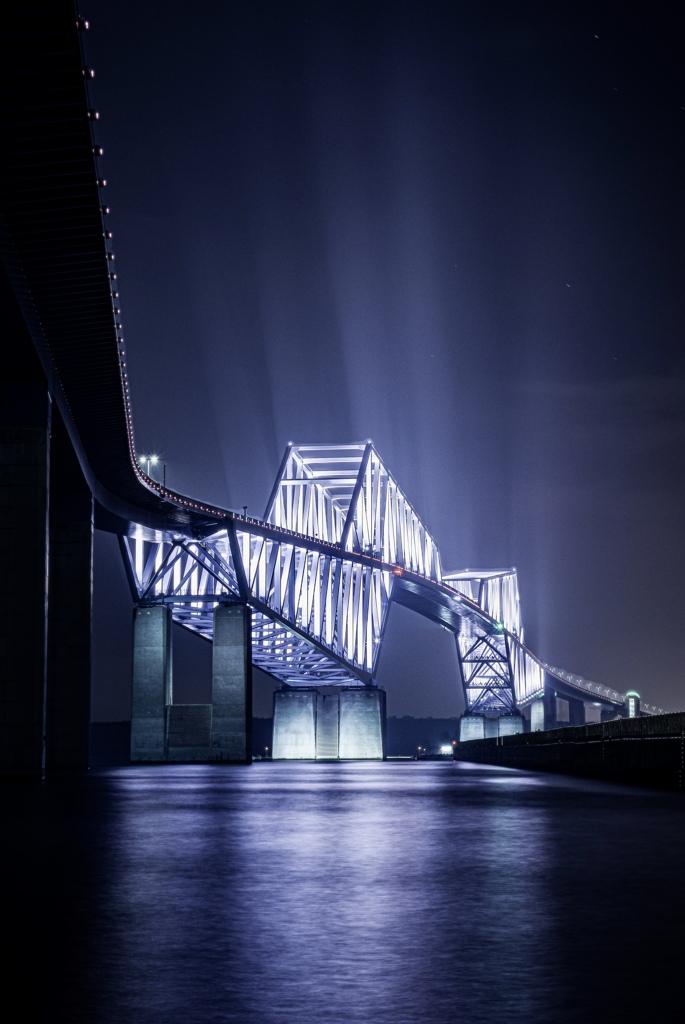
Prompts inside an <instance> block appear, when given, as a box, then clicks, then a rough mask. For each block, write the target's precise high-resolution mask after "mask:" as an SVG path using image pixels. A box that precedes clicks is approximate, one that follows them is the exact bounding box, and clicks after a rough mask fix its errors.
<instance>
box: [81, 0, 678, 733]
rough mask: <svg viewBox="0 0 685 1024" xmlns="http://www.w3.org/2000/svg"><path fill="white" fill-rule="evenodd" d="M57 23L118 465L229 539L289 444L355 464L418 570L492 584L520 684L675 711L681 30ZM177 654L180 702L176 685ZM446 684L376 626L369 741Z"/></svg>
mask: <svg viewBox="0 0 685 1024" xmlns="http://www.w3.org/2000/svg"><path fill="white" fill-rule="evenodd" d="M631 12H632V13H631ZM82 13H83V14H84V15H85V16H86V17H88V18H89V20H90V22H91V30H90V32H89V33H88V34H87V36H86V38H85V45H86V49H87V59H88V63H90V64H92V65H93V67H94V68H95V72H96V77H95V79H94V81H93V82H92V85H91V96H92V98H93V101H94V105H95V106H97V108H98V109H99V111H100V115H101V119H100V121H99V122H98V125H97V136H98V142H99V143H100V144H101V145H102V146H103V147H104V150H105V155H104V157H103V158H102V159H101V161H100V167H101V171H102V173H103V175H104V176H105V177H106V178H107V181H108V185H107V202H108V204H109V205H110V206H111V208H112V214H111V217H110V218H109V224H108V226H109V227H110V228H111V230H112V231H113V233H114V251H115V252H116V256H117V272H118V275H119V285H120V293H121V307H122V319H123V324H124V333H125V337H126V345H127V357H128V366H129V369H130V380H131V383H132V400H133V412H134V422H135V431H136V440H137V445H138V449H139V451H140V452H141V453H149V452H152V451H154V452H156V453H157V454H159V455H160V456H162V457H163V458H164V460H165V461H166V463H167V482H168V484H169V486H171V487H172V488H174V489H176V490H179V491H181V492H184V493H187V494H190V495H193V496H195V497H197V498H201V499H204V500H207V501H209V502H216V503H219V504H221V505H223V506H225V507H229V508H236V509H240V508H242V506H243V505H247V506H248V513H250V512H251V513H253V514H255V515H261V514H263V512H264V506H265V503H266V500H267V497H268V495H269V491H270V489H271V486H272V483H273V479H274V476H275V474H276V471H277V468H278V465H279V462H280V459H281V457H282V453H283V449H284V447H285V445H286V443H287V442H288V441H294V442H331V443H341V442H346V441H358V440H364V439H366V438H367V437H371V438H373V440H374V442H375V444H376V447H377V449H378V451H379V452H380V454H381V456H382V457H383V458H384V460H385V461H386V463H387V465H388V466H389V467H390V469H391V471H392V472H393V474H394V475H395V476H396V478H397V479H398V481H399V482H400V484H401V486H402V487H403V489H404V490H405V492H406V494H407V495H408V497H409V498H410V500H411V501H412V502H413V503H414V505H415V507H416V508H417V510H418V511H419V513H420V514H421V516H422V517H423V519H424V521H425V522H426V523H427V525H428V527H429V529H430V530H431V532H432V533H433V536H434V537H435V539H436V540H437V542H438V544H439V546H440V550H441V554H442V561H443V566H444V567H445V568H446V569H458V568H464V567H471V568H473V567H503V566H511V565H515V566H517V568H518V571H519V583H520V589H521V599H522V608H523V620H524V625H525V628H526V640H527V643H528V644H529V646H530V647H531V648H532V649H533V650H534V651H535V653H537V654H538V655H539V656H540V657H542V659H543V660H544V661H546V662H549V663H550V664H555V665H558V666H560V667H562V668H564V669H566V670H568V671H571V672H574V673H578V674H581V675H584V676H586V677H587V678H589V679H594V680H596V681H598V682H601V683H605V684H606V685H608V686H612V687H615V688H617V689H619V690H626V689H629V688H635V689H637V690H638V691H639V692H640V693H641V695H642V696H643V699H645V700H646V701H648V702H650V703H656V704H659V705H661V706H663V707H664V708H666V709H667V710H675V709H678V708H683V707H685V676H684V668H683V666H684V664H685V625H684V624H685V595H684V586H683V578H684V576H685V540H684V536H683V525H684V521H685V518H684V512H685V473H684V468H685V451H684V449H685V345H684V344H683V342H684V338H685V301H684V299H683V281H684V280H685V275H684V271H685V198H684V183H685V159H684V158H685V78H684V76H683V67H684V66H685V62H684V61H683V38H684V36H683V26H682V24H680V23H678V22H676V20H675V16H674V15H668V14H667V13H666V7H665V5H664V6H662V5H660V4H656V5H654V4H650V5H649V6H647V5H643V6H642V7H639V6H635V5H631V7H630V10H628V5H625V4H618V3H616V4H610V3H605V2H597V3H594V4H592V5H591V6H588V7H584V6H583V5H579V4H577V3H574V4H565V3H562V4H550V3H549V2H546V3H539V4H534V3H527V2H521V3H492V2H487V0H486V2H468V3H459V2H452V3H446V2H445V3H442V2H430V0H423V2H415V3H408V2H402V0H393V2H387V3H386V2H382V3H381V2H374V0H367V2H366V3H363V4H357V3H353V2H335V0H333V2H326V0H319V2H300V3H297V2H290V0H281V2H278V3H269V2H263V3H262V2H255V0H251V2H248V3H233V2H228V0H225V2H221V3H209V2H196V3H194V4H188V3H184V4H180V3H175V2H171V3H166V4H164V5H161V6H160V5H158V4H154V5H153V4H151V3H142V4H141V3H140V0H138V2H136V3H133V2H131V0H118V2H117V3H104V2H103V0H100V2H95V0H93V2H89V3H87V4H86V3H85V2H84V4H83V8H82ZM95 572H96V576H95V653H94V678H95V684H94V706H93V712H94V718H95V719H117V718H124V717H126V716H127V714H128V711H129V706H130V705H129V702H130V693H129V691H130V663H129V659H130V629H131V624H130V623H131V601H130V596H129V594H128V590H127V585H126V583H125V580H124V575H123V569H122V567H121V565H120V559H119V554H118V550H117V548H116V544H115V542H114V541H113V539H112V538H111V537H107V536H103V535H99V536H98V537H97V538H96V566H95ZM192 643H193V645H194V646H193V648H192V649H191V648H190V647H188V645H187V644H185V645H183V644H181V645H179V646H178V656H177V660H176V667H177V670H178V671H177V678H178V680H179V689H178V690H177V699H179V700H182V699H184V698H185V699H192V694H191V689H192V686H191V683H192V677H193V675H195V676H197V678H199V677H200V676H202V675H203V673H204V678H205V685H208V679H207V673H208V671H209V669H208V650H205V646H206V645H201V644H200V642H199V641H194V640H193V641H192ZM195 647H202V648H203V649H202V651H201V652H200V654H199V655H198V658H199V660H198V661H197V663H196V664H194V658H195V655H194V653H193V651H194V648H195ZM455 672H456V657H455V653H454V641H453V638H452V637H451V635H450V634H448V633H446V632H445V631H443V630H442V629H440V628H439V627H437V626H434V625H431V624H429V623H425V622H421V620H418V619H416V617H414V616H412V614H411V613H410V612H408V611H406V610H405V609H402V608H395V609H393V610H392V611H391V614H390V622H389V630H388V637H387V640H386V642H385V643H384V646H383V650H382V654H381V662H380V670H379V673H378V678H379V681H380V682H381V683H382V684H383V685H385V686H386V687H387V690H388V711H389V713H390V714H417V715H430V714H433V715H450V714H456V713H458V712H459V710H460V708H461V697H460V695H459V692H458V689H457V685H456V678H455ZM184 680H185V682H184ZM184 687H186V689H184ZM188 687H191V688H190V689H188ZM258 690H259V695H258V696H259V699H258V702H257V711H258V713H262V714H264V713H267V711H268V700H267V691H266V688H265V687H263V686H262V685H261V683H260V685H259V687H258ZM187 694H190V695H191V696H190V698H188V696H187Z"/></svg>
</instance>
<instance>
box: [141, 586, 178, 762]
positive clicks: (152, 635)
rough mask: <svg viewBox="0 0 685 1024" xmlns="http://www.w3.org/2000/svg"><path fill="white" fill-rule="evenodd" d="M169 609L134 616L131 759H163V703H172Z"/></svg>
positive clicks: (158, 608) (146, 610) (158, 607)
mask: <svg viewBox="0 0 685 1024" xmlns="http://www.w3.org/2000/svg"><path fill="white" fill-rule="evenodd" d="M171 625H172V623H171V612H170V610H169V609H168V608H166V607H164V605H155V606H154V607H151V608H145V607H141V608H136V609H135V612H134V619H133V695H132V696H133V700H132V713H131V760H132V761H164V760H166V743H165V733H166V706H167V705H168V704H171V702H172V669H171V658H172V650H171Z"/></svg>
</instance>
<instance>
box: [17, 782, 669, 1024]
mask: <svg viewBox="0 0 685 1024" xmlns="http://www.w3.org/2000/svg"><path fill="white" fill-rule="evenodd" d="M0 800H2V808H3V826H4V827H3V832H4V835H5V839H4V840H3V844H2V862H3V869H4V870H3V879H4V888H5V895H4V903H5V912H4V915H3V917H4V929H3V930H4V932H5V934H6V935H9V936H10V937H11V940H12V947H13V950H14V952H15V954H16V965H15V964H12V965H11V967H10V969H9V970H8V967H9V964H8V961H7V959H6V960H5V969H6V970H5V972H4V973H5V976H6V978H8V979H9V982H10V985H12V984H13V983H14V982H17V981H19V979H22V980H21V981H20V983H19V992H20V995H21V999H22V1002H21V1004H20V1005H21V1006H22V1012H21V1014H20V1015H19V1016H18V1017H16V1018H15V1019H17V1020H19V1019H21V1020H24V1019H26V1020H29V1019H40V1020H45V1021H62V1020H64V1021H78V1022H81V1021H83V1022H87V1024H109V1022H117V1024H118V1022H127V1024H128V1022H131V1024H157V1022H160V1024H162V1022H163V1024H214V1022H223V1021H226V1022H238V1024H328V1022H330V1024H338V1022H340V1024H342V1022H346V1024H347V1022H349V1024H357V1022H359V1024H361V1022H369V1024H372V1022H377V1024H415V1022H431V1024H443V1022H445V1024H447V1022H461V1024H471V1022H473V1024H479V1022H488V1024H489V1022H497V1024H499V1022H505V1021H506V1022H514V1024H518V1022H521V1024H523V1022H526V1024H528V1022H536V1021H545V1022H548V1021H549V1022H557V1021H558V1022H567V1021H579V1022H581V1021H633V1020H636V1021H637V1020H640V1021H645V1022H651V1021H654V1022H666V1021H676V1020H677V1021H683V1020H685V1000H683V998H682V995H681V993H682V992H683V987H684V986H685V959H684V952H685V928H684V921H683V915H684V912H685V858H684V851H685V799H683V797H680V796H677V795H675V794H666V793H658V792H650V791H647V790H640V789H636V788H635V789H634V788H629V787H625V786H613V785H608V784H603V783H598V782H587V781H578V780H575V779H568V778H559V777H555V776H546V775H537V774H533V773H526V772H520V771H512V770H508V769H501V768H488V767H482V766H473V765H464V764H458V765H453V764H448V763H404V764H397V763H386V764H377V763H371V764H368V763H353V764H296V763H291V764H278V763H274V764H270V763H261V764H260V763H257V764H254V765H253V766H251V767H218V766H217V767H209V766H192V767H186V766H168V767H163V768H158V767H148V768H123V769H112V770H109V771H101V772H97V773H91V774H90V775H89V776H87V777H85V778H73V779H63V780H59V781H52V782H49V783H48V784H46V785H44V786H42V787H35V788H30V787H19V788H16V787H13V786H12V787H5V789H4V790H3V791H2V792H1V793H0ZM26 968H28V971H26ZM21 969H23V971H24V973H23V974H22V973H21ZM5 997H6V998H7V990H6V992H5ZM34 1011H38V1012H37V1013H35V1012H34Z"/></svg>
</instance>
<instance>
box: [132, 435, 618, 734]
mask: <svg viewBox="0 0 685 1024" xmlns="http://www.w3.org/2000/svg"><path fill="white" fill-rule="evenodd" d="M121 546H122V551H123V554H124V560H125V564H126V566H127V570H128V574H129V580H130V583H131V586H132V589H133V591H134V594H135V597H136V599H137V601H138V602H139V603H141V604H158V603H163V604H166V605H168V606H169V607H170V608H171V610H172V614H173V618H174V620H175V621H176V622H178V623H179V624H180V625H182V626H184V627H186V628H187V629H190V630H192V631H193V632H195V633H197V634H199V635H201V636H203V637H204V638H205V639H207V640H211V638H212V631H213V612H214V608H215V607H216V606H217V604H220V603H223V602H230V601H234V600H241V601H246V602H247V603H248V604H249V605H250V606H251V607H252V610H253V637H252V651H253V661H254V663H255V665H257V666H258V667H259V668H260V669H262V670H263V671H265V672H267V673H269V674H270V675H272V676H273V677H274V678H276V679H278V680H279V681H280V682H281V683H283V684H285V685H287V686H308V687H311V686H330V685H334V686H335V685H338V686H363V685H373V683H374V675H375V671H376V667H377V661H378V652H379V647H380V642H381V640H382V638H383V634H384V630H385V625H386V620H387V615H388V609H389V607H390V603H391V602H392V601H393V600H398V601H401V602H402V603H405V604H409V605H410V606H411V607H412V608H414V609H415V610H417V611H419V612H420V613H421V614H424V615H426V616H428V617H429V618H432V619H434V620H435V621H438V622H441V623H442V624H443V625H445V626H446V627H447V628H448V629H450V630H451V631H452V632H453V633H454V636H455V639H456V645H457V654H458V660H459V666H460V670H461V674H462V680H461V681H462V685H463V688H464V693H465V696H466V703H467V708H468V710H469V711H470V712H473V713H480V714H484V713H488V712H492V713H499V714H508V713H512V712H514V711H516V709H517V708H520V707H521V706H522V705H525V704H526V703H528V702H530V701H532V700H534V699H535V698H537V697H540V696H541V695H542V693H543V691H544V685H545V676H546V675H548V676H549V675H552V676H553V677H554V678H558V679H559V680H561V679H562V675H563V674H557V673H556V672H555V671H554V670H551V669H549V668H547V667H546V666H544V665H543V664H542V663H541V662H540V661H539V660H538V659H537V658H536V657H535V656H534V655H533V654H532V653H531V652H530V651H529V650H528V649H527V648H526V647H525V646H524V644H523V627H522V623H521V614H520V601H519V592H518V583H517V577H516V570H515V569H504V570H489V571H475V570H474V571H472V570H464V571H462V572H456V573H447V574H443V572H442V570H441V565H440V555H439V551H438V548H437V545H436V544H435V541H434V540H433V538H432V536H431V535H430V533H429V531H428V529H427V527H426V525H425V524H424V523H423V521H422V520H421V518H420V517H419V515H418V514H417V512H416V511H415V509H414V508H413V506H412V505H411V504H410V503H409V501H408V500H407V498H406V496H405V495H404V493H403V492H402V490H401V489H400V487H399V485H398V484H397V481H396V480H395V479H394V477H393V476H392V475H391V473H390V472H389V470H388V469H387V467H386V466H385V465H384V463H383V461H382V460H381V458H380V456H379V455H378V453H377V451H376V450H375V448H374V446H373V444H372V443H371V442H370V441H369V442H365V443H362V444H347V445H337V446H332V445H289V446H288V448H287V449H286V452H285V455H284V458H283V461H282V463H281V467H280V471H279V473H278V476H277V479H276V482H275V484H274V488H273V490H272V492H271V496H270V498H269V502H268V504H267V508H266V512H265V515H264V518H263V519H255V518H248V517H246V516H240V515H237V514H233V513H226V515H225V526H224V528H223V529H219V530H214V532H212V533H211V534H210V535H208V536H206V537H204V538H202V539H201V540H197V539H190V538H188V537H186V536H184V535H181V534H178V533H173V532H171V531H169V532H167V531H152V530H149V529H145V528H143V527H142V526H140V527H134V528H132V530H131V531H130V534H129V536H127V537H123V538H122V539H121ZM570 679H571V677H566V682H567V683H568V682H569V680H570ZM573 685H574V687H575V689H577V690H578V691H579V695H582V693H586V695H587V696H588V697H589V696H592V697H593V698H594V699H595V700H597V697H598V696H600V697H601V698H602V699H603V701H604V702H605V703H615V704H619V703H621V702H622V697H621V695H620V694H616V695H615V697H614V695H613V692H612V694H611V695H609V693H608V692H607V694H606V695H598V694H597V692H596V691H590V688H589V687H588V688H584V687H583V686H582V685H580V683H576V684H573ZM598 689H599V688H598Z"/></svg>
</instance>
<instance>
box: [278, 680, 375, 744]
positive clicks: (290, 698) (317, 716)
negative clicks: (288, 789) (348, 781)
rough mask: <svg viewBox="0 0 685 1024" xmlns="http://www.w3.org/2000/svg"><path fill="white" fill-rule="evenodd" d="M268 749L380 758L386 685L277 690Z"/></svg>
mask: <svg viewBox="0 0 685 1024" xmlns="http://www.w3.org/2000/svg"><path fill="white" fill-rule="evenodd" d="M272 751H273V757H274V759H275V760H305V761H307V760H315V759H316V760H351V761H352V760H360V761H364V760H383V758H384V757H385V691H384V690H381V689H380V688H379V687H375V686H365V687H361V686H360V687H354V688H352V687H350V688H349V689H343V690H340V691H338V692H337V693H333V694H324V693H319V692H317V690H315V689H311V690H310V689H306V690H305V689H289V688H285V689H282V690H277V691H276V692H275V693H274V732H273V743H272Z"/></svg>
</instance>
